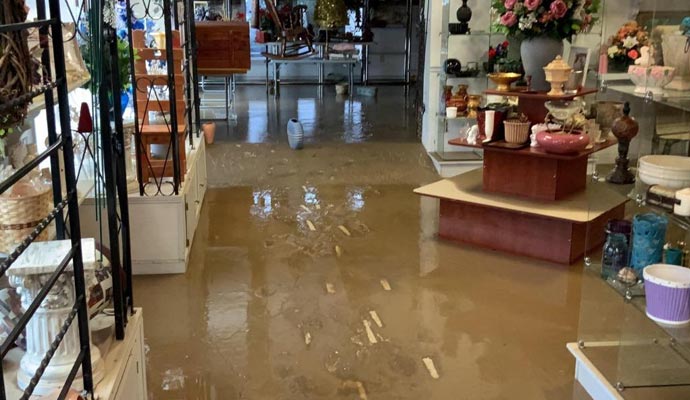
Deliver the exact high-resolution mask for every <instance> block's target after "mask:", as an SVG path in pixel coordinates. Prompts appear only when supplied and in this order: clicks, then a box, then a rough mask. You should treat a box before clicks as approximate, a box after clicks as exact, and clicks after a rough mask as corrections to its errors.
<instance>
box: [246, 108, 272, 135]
mask: <svg viewBox="0 0 690 400" xmlns="http://www.w3.org/2000/svg"><path fill="white" fill-rule="evenodd" d="M267 107H268V104H267V103H266V100H261V101H256V100H251V101H249V106H248V107H247V113H248V115H249V122H248V124H247V127H248V128H249V132H247V141H248V142H249V143H264V142H265V141H266V137H267V136H268V121H267V119H266V110H267Z"/></svg>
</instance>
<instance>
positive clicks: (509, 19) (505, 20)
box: [501, 11, 517, 27]
mask: <svg viewBox="0 0 690 400" xmlns="http://www.w3.org/2000/svg"><path fill="white" fill-rule="evenodd" d="M516 23H517V16H515V13H514V12H512V11H508V12H507V13H505V14H503V15H502V16H501V24H502V25H505V26H508V27H510V26H513V25H515V24H516Z"/></svg>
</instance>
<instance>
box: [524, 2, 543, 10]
mask: <svg viewBox="0 0 690 400" xmlns="http://www.w3.org/2000/svg"><path fill="white" fill-rule="evenodd" d="M540 5H541V0H525V7H527V9H528V10H530V11H534V10H536V9H537V7H539V6H540Z"/></svg>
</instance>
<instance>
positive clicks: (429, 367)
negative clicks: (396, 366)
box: [422, 357, 440, 379]
mask: <svg viewBox="0 0 690 400" xmlns="http://www.w3.org/2000/svg"><path fill="white" fill-rule="evenodd" d="M422 362H424V366H425V367H426V369H427V371H429V375H431V377H432V378H434V379H438V378H440V376H439V375H438V371H437V370H436V366H435V365H434V360H432V359H431V358H430V357H424V358H422Z"/></svg>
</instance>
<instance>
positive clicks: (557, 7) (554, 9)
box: [549, 0, 568, 19]
mask: <svg viewBox="0 0 690 400" xmlns="http://www.w3.org/2000/svg"><path fill="white" fill-rule="evenodd" d="M549 9H550V10H551V13H552V14H553V15H554V17H556V19H561V18H563V17H565V14H566V13H567V12H568V6H566V5H565V3H564V2H563V0H556V1H554V2H553V3H551V6H550V7H549Z"/></svg>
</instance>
